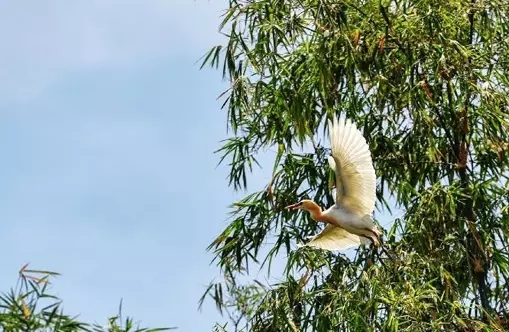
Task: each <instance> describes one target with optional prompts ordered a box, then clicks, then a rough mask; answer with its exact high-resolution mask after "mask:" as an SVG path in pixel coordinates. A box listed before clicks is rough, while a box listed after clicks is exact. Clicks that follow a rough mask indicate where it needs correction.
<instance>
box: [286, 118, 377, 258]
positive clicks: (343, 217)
mask: <svg viewBox="0 0 509 332" xmlns="http://www.w3.org/2000/svg"><path fill="white" fill-rule="evenodd" d="M328 123H329V137H330V142H331V150H332V156H329V158H328V161H329V166H330V167H331V168H332V169H333V170H334V172H335V173H336V203H335V204H334V205H333V206H331V207H330V208H329V209H327V210H326V211H322V209H321V207H320V206H318V204H316V203H315V202H313V201H311V200H307V199H305V200H302V201H300V202H299V203H297V204H293V205H289V206H287V207H286V208H287V209H291V210H294V209H302V210H306V211H308V212H309V213H310V215H311V218H312V219H313V220H315V221H320V222H325V223H327V226H326V227H325V228H324V229H323V231H322V232H321V233H319V234H318V235H316V236H314V237H313V238H312V239H311V241H310V242H308V243H307V244H306V246H311V247H316V248H320V249H325V250H340V249H346V248H350V247H353V246H357V245H360V244H366V243H370V242H372V243H373V244H374V245H375V246H379V245H380V244H381V243H380V235H381V233H380V231H379V230H378V228H377V226H376V225H375V224H374V223H373V219H372V217H371V214H372V212H373V210H374V208H375V201H376V175H375V169H374V168H373V163H372V160H371V153H370V151H369V147H368V145H367V143H366V140H365V139H364V137H363V136H362V134H361V132H360V131H359V130H358V129H357V128H356V126H355V125H354V124H353V123H352V122H351V121H350V120H348V119H345V118H339V119H338V118H336V117H334V120H333V122H332V123H331V121H330V120H329V121H328ZM382 248H383V246H382ZM384 249H385V248H384Z"/></svg>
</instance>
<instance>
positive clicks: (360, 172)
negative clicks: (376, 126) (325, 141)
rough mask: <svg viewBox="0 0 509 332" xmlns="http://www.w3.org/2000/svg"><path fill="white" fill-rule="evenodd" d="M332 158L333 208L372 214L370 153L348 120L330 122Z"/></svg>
mask: <svg viewBox="0 0 509 332" xmlns="http://www.w3.org/2000/svg"><path fill="white" fill-rule="evenodd" d="M329 137H330V142H331V149H332V156H331V157H329V165H330V167H332V169H334V172H335V173H336V204H337V205H338V206H339V207H341V208H343V209H345V210H347V211H349V212H350V213H353V214H356V215H359V216H364V215H366V214H371V213H372V212H373V210H374V208H375V202H376V175H375V169H374V168H373V162H372V160H371V152H370V151H369V147H368V144H367V143H366V140H365V138H364V137H363V136H362V133H361V132H360V131H359V130H358V129H357V127H355V125H354V124H353V123H352V122H351V121H350V120H348V119H345V118H339V119H338V118H336V117H334V122H332V123H331V121H330V120H329Z"/></svg>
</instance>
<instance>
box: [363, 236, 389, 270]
mask: <svg viewBox="0 0 509 332" xmlns="http://www.w3.org/2000/svg"><path fill="white" fill-rule="evenodd" d="M361 236H362V237H365V238H366V239H368V240H370V241H371V244H372V245H373V249H372V250H373V255H374V254H375V253H376V255H377V256H378V259H379V260H380V263H382V265H383V266H384V267H385V268H387V265H385V263H384V261H383V260H382V257H380V254H379V253H378V250H376V241H375V240H374V239H373V238H372V237H371V236H366V235H361Z"/></svg>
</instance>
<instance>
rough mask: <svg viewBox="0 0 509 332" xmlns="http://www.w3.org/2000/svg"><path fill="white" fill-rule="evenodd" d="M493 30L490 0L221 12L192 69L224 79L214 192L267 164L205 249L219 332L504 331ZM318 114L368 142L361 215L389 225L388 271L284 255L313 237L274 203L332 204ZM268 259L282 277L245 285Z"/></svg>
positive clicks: (503, 129)
mask: <svg viewBox="0 0 509 332" xmlns="http://www.w3.org/2000/svg"><path fill="white" fill-rule="evenodd" d="M508 17H509V6H508V5H507V3H506V1H504V0H484V1H480V0H472V1H465V0H453V1H438V0H362V1H359V0H340V1H336V0H257V1H254V0H253V1H245V0H230V2H229V9H228V10H227V11H226V13H225V15H224V20H223V22H222V23H221V25H220V28H221V29H222V30H223V31H224V33H225V35H226V37H227V42H226V44H225V45H220V46H216V47H214V48H212V49H211V51H210V52H209V53H208V54H206V55H205V57H204V62H203V65H211V66H213V67H215V68H219V67H220V66H222V72H223V76H224V77H225V78H226V79H228V80H229V81H230V82H231V86H230V88H229V89H228V90H227V91H225V92H224V93H222V97H223V98H224V105H223V106H224V108H226V109H227V111H228V115H227V119H228V124H229V128H230V129H231V134H230V137H229V138H228V139H227V140H226V142H225V144H224V145H223V147H222V148H221V149H220V150H219V152H220V153H221V154H222V157H221V161H223V162H225V161H227V162H229V166H230V170H231V171H230V178H229V182H230V185H232V186H233V187H234V189H246V188H247V187H248V173H249V170H250V169H251V168H252V166H253V164H254V163H256V160H257V158H258V157H259V155H260V154H262V153H266V151H267V150H268V149H271V150H274V149H275V151H276V154H275V160H274V166H273V173H272V181H271V182H270V183H269V184H267V187H266V188H265V189H263V190H261V191H258V192H254V193H251V194H249V195H248V196H247V197H245V198H244V199H242V200H241V201H239V202H237V203H234V204H233V205H232V221H231V223H230V225H229V226H227V228H226V229H225V230H224V231H223V233H222V234H220V235H219V236H218V237H217V239H215V240H214V241H213V242H212V244H211V245H210V247H209V250H213V251H214V252H215V255H216V262H217V263H218V266H219V268H220V269H221V272H222V274H223V277H224V280H222V281H220V282H217V283H212V284H211V285H210V287H209V288H208V290H207V292H206V294H205V295H207V294H209V295H210V296H211V297H212V298H213V299H214V301H215V302H216V305H217V306H218V308H219V309H220V310H226V309H227V310H228V312H229V317H230V321H231V322H232V324H231V325H230V326H233V329H235V330H242V329H246V330H251V331H268V330H270V331H272V330H274V331H287V330H289V331H329V330H336V331H337V330H340V331H372V330H384V331H400V330H401V331H450V330H455V331H477V330H484V331H497V330H500V331H501V330H504V329H509V322H508V320H509V286H508V284H507V281H508V279H509V254H508V248H509V241H508V235H509V234H508V233H509V231H508V230H509V182H508V178H509V173H508V171H507V170H508V167H509V109H508V107H509V62H508V61H507V59H509V20H508ZM336 114H338V115H339V114H340V115H344V116H347V117H348V118H350V119H352V120H353V121H354V122H355V123H356V124H357V126H358V127H359V128H360V129H361V130H362V131H363V134H364V136H365V137H366V139H367V141H368V144H369V145H370V149H371V151H372V154H373V159H374V164H375V169H376V172H377V178H378V187H377V197H378V202H377V209H378V210H379V211H385V212H387V213H391V212H390V211H391V208H394V207H398V208H400V209H403V210H404V211H405V214H404V215H403V217H401V218H396V219H394V221H393V223H392V226H391V229H389V230H388V232H387V237H388V238H387V241H386V242H387V245H388V246H389V248H390V250H391V251H392V252H393V253H395V254H396V256H397V257H398V259H397V261H396V262H389V261H386V262H384V261H381V260H378V259H377V260H374V261H373V260H372V256H371V251H370V250H369V248H359V249H358V250H357V251H356V254H355V257H353V258H352V259H348V258H346V257H345V256H344V255H343V254H341V253H339V254H336V253H329V252H324V251H320V250H313V249H310V248H302V249H299V250H296V244H300V243H302V242H304V241H306V237H308V236H310V235H313V234H316V233H317V232H318V231H319V229H320V228H321V227H323V226H322V225H320V224H319V223H315V222H312V221H311V220H310V219H309V218H308V216H307V214H301V213H298V214H297V213H290V212H287V211H285V210H283V209H282V207H284V206H286V205H288V204H291V203H295V202H296V201H298V200H300V199H302V198H310V199H313V200H315V201H316V202H318V203H319V204H320V205H321V206H323V207H328V206H330V205H331V204H333V197H332V195H331V193H330V189H331V185H330V184H331V183H333V182H331V176H332V175H331V172H330V171H329V170H328V166H327V164H326V157H327V155H328V154H329V153H330V150H329V148H328V139H327V136H326V135H324V134H325V133H326V131H325V130H326V126H327V124H326V121H325V120H326V119H330V118H332V116H334V115H336ZM389 198H392V199H389ZM278 254H279V255H282V256H285V257H287V263H286V269H285V276H284V281H282V282H280V283H277V284H274V285H271V286H270V287H267V286H263V285H261V284H259V283H258V282H257V281H256V280H253V278H249V275H250V273H251V272H252V270H253V267H254V269H255V270H256V269H260V268H262V267H264V266H266V267H268V268H269V269H270V265H271V264H272V261H273V259H274V258H275V257H276V256H277V255H278ZM246 279H247V280H248V281H247V284H244V285H242V284H243V282H242V280H246ZM244 283H245V282H244ZM202 300H203V299H202Z"/></svg>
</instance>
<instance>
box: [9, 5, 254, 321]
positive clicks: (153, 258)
mask: <svg viewBox="0 0 509 332" xmlns="http://www.w3.org/2000/svg"><path fill="white" fill-rule="evenodd" d="M225 8H226V2H225V1H213V2H212V1H205V0H196V1H175V0H164V1H155V0H151V1H126V0H122V1H120V0H108V1H104V0H92V1H90V0H88V1H72V2H71V1H63V0H62V1H37V2H28V1H3V2H1V3H0V38H1V40H2V46H1V47H2V51H1V52H0V85H1V86H0V151H1V153H2V163H1V165H0V183H1V184H2V190H1V191H0V220H2V227H1V231H0V246H1V249H2V252H3V253H4V255H2V264H1V267H0V269H1V271H0V290H1V291H7V290H8V289H9V287H11V286H14V284H15V282H16V279H17V271H18V270H19V268H20V267H21V266H22V265H23V264H25V263H30V267H31V268H34V269H47V270H52V271H57V272H60V273H62V276H61V277H59V278H58V279H57V280H55V282H54V286H53V291H54V292H56V294H57V295H59V296H60V297H61V298H63V300H64V308H65V310H66V312H68V313H69V314H80V319H82V320H85V321H88V322H98V323H101V324H103V323H106V318H107V317H108V316H111V315H114V314H115V313H116V311H117V308H118V304H119V301H120V299H121V298H123V302H124V313H125V314H127V315H131V316H134V318H135V319H136V320H140V321H141V323H142V324H143V325H144V326H152V327H154V326H178V327H179V328H180V329H179V330H180V331H210V330H211V328H212V326H213V323H214V322H215V321H216V320H218V319H220V317H219V315H218V314H217V313H216V310H215V308H214V306H213V305H212V303H209V305H207V306H206V307H205V308H204V310H203V311H202V312H201V313H199V312H198V311H197V302H198V300H199V297H200V296H201V294H202V292H203V290H204V289H205V286H206V285H207V284H208V282H209V281H210V280H211V279H212V278H214V277H216V276H217V274H218V269H217V268H216V267H215V266H210V265H209V263H210V261H211V259H212V255H211V254H208V253H206V251H205V249H206V247H207V245H208V244H209V243H210V242H211V241H212V240H213V239H214V236H216V235H217V234H218V233H219V232H220V231H221V230H222V229H223V227H224V226H225V225H226V217H227V206H228V204H230V203H231V202H232V200H233V198H234V196H235V194H234V193H233V192H232V190H231V189H230V188H228V187H227V182H226V180H225V177H226V174H227V170H226V168H225V167H218V168H216V164H217V161H218V157H217V156H216V155H214V154H213V151H214V150H215V149H217V148H218V147H219V146H220V143H219V141H220V140H221V139H223V138H225V137H226V127H225V119H226V114H225V113H224V112H222V111H220V110H219V106H220V103H219V102H218V101H216V97H217V95H218V94H219V93H220V92H222V89H224V88H225V84H224V83H222V82H221V78H220V73H219V72H217V71H213V70H204V71H199V64H198V63H197V60H198V59H199V58H200V57H201V56H202V55H203V53H204V52H206V51H207V50H208V49H209V48H210V47H211V46H213V45H215V44H217V43H219V42H220V41H221V36H220V35H219V33H218V32H217V26H218V24H219V21H220V15H221V11H222V10H223V9H225ZM262 181H263V179H262ZM5 253H7V254H5Z"/></svg>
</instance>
